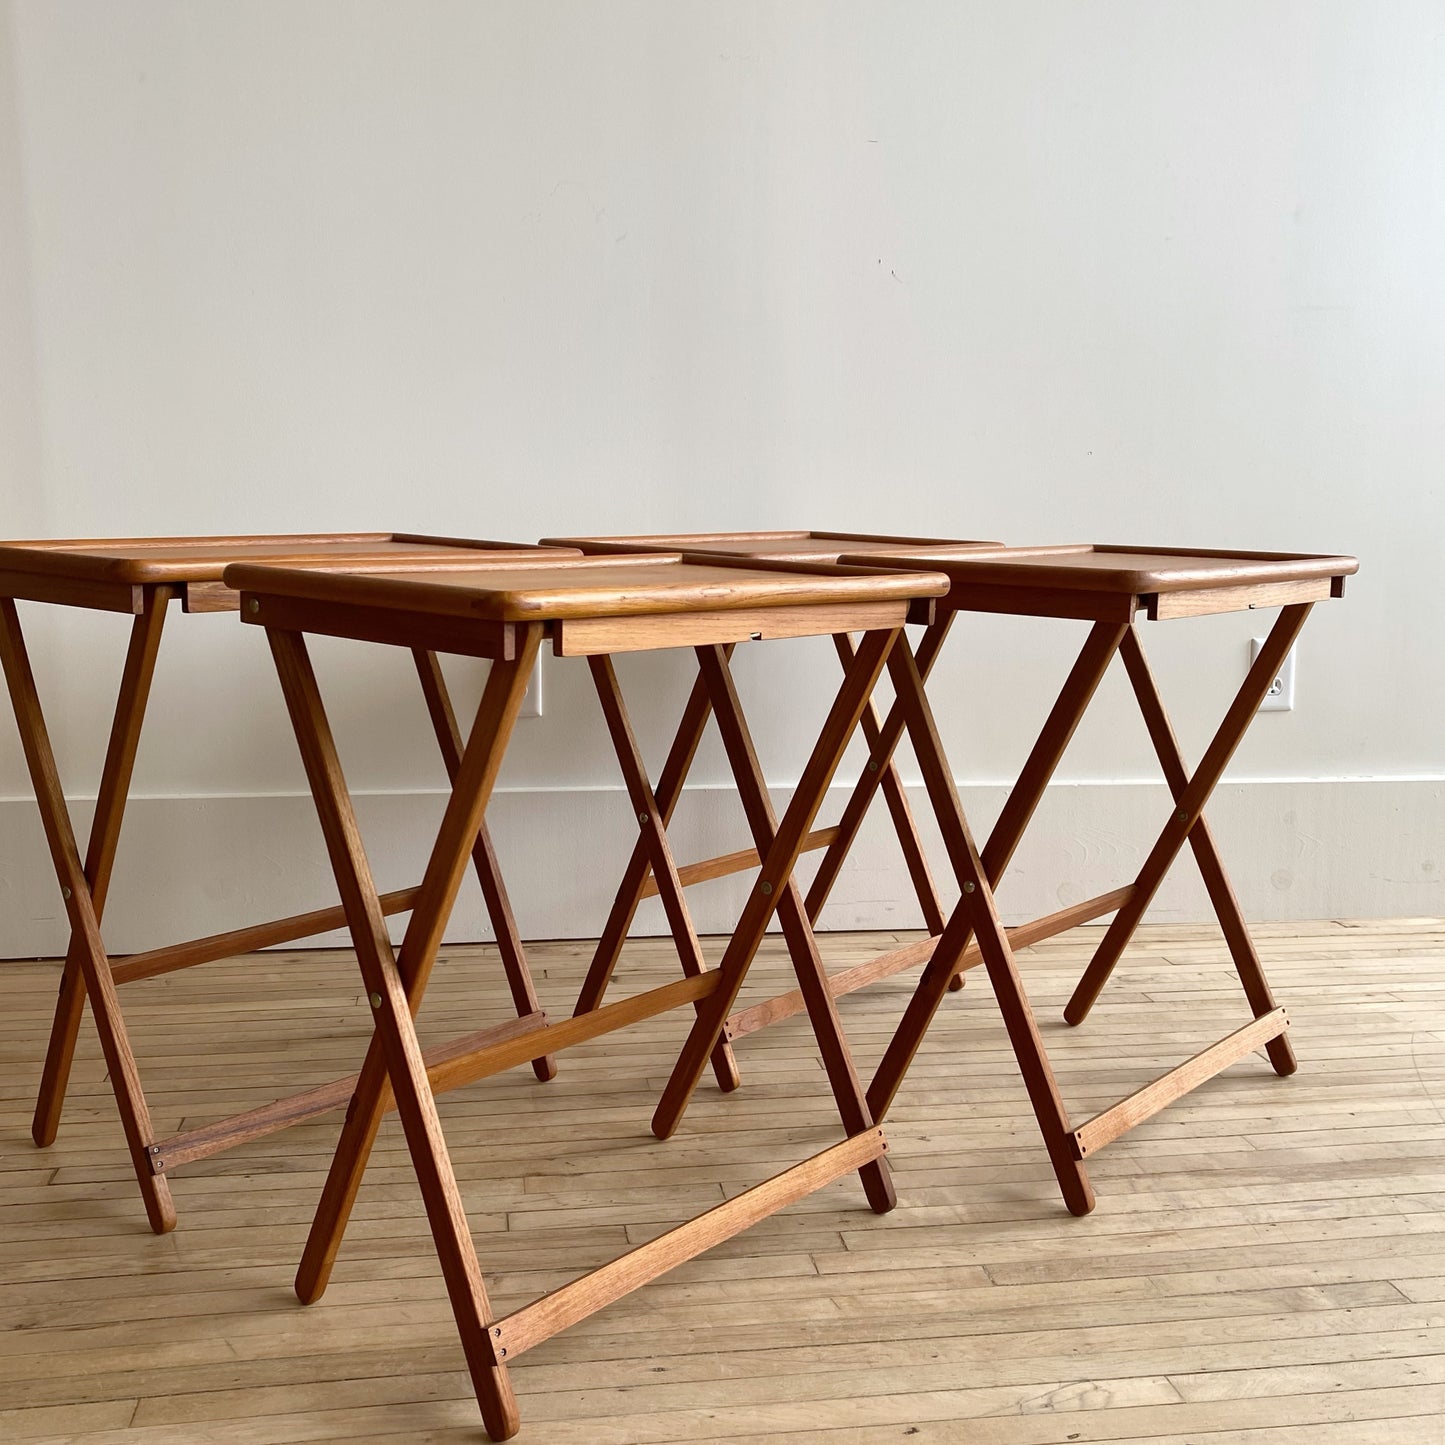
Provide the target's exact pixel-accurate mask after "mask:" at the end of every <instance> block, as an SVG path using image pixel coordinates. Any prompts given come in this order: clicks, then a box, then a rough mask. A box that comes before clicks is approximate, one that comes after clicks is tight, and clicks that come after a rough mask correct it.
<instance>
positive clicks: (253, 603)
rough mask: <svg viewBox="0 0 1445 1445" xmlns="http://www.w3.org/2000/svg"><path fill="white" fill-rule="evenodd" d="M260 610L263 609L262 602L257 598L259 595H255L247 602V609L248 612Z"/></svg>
mask: <svg viewBox="0 0 1445 1445" xmlns="http://www.w3.org/2000/svg"><path fill="white" fill-rule="evenodd" d="M260 610H261V602H260V599H259V598H257V597H253V598H252V599H251V600H250V601H249V602H248V603H247V604H246V611H247V612H253V613H254V612H259V611H260Z"/></svg>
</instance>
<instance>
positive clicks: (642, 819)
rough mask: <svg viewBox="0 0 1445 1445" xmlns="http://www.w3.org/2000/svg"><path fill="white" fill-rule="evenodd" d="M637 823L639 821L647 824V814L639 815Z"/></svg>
mask: <svg viewBox="0 0 1445 1445" xmlns="http://www.w3.org/2000/svg"><path fill="white" fill-rule="evenodd" d="M637 821H638V822H639V823H646V822H647V814H646V813H639V814H638V815H637Z"/></svg>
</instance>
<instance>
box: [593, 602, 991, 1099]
mask: <svg viewBox="0 0 1445 1445" xmlns="http://www.w3.org/2000/svg"><path fill="white" fill-rule="evenodd" d="M951 618H952V614H951V613H950V614H949V615H948V617H947V618H945V619H944V620H943V621H941V622H939V623H936V624H934V625H932V626H930V627H929V628H928V629H927V631H926V632H925V633H924V637H923V640H922V642H921V644H920V646H919V651H918V656H919V666H920V667H921V669H922V670H923V672H924V675H925V676H926V675H927V672H928V669H929V668H930V667H931V666H932V664H933V659H934V658H935V657H936V656H937V654H938V649H939V648H940V647H941V645H942V643H943V640H944V638H945V636H946V635H947V632H948V625H949V621H950V620H951ZM833 643H834V646H835V648H836V649H837V652H838V658H839V661H840V662H841V663H842V665H843V667H844V669H845V671H846V669H847V668H848V667H849V665H850V664H851V663H852V661H853V658H854V656H855V652H856V649H855V647H854V643H853V640H852V638H851V636H850V635H849V634H847V633H837V634H835V635H834V637H833ZM732 652H733V647H732V645H731V644H729V645H727V646H726V647H725V648H724V649H723V659H724V661H727V660H728V659H730V658H731V656H732ZM593 677H594V681H595V682H596V685H597V690H598V694H599V696H600V697H601V698H602V705H603V709H604V711H606V712H607V713H608V716H609V727H611V728H612V735H613V741H614V744H615V745H616V747H617V753H618V759H619V761H620V762H621V764H622V768H623V772H624V775H625V776H626V777H627V778H628V787H629V791H630V793H631V794H632V802H633V805H634V807H635V808H636V811H637V819H638V823H639V824H640V826H641V828H642V832H641V835H640V836H639V838H638V840H637V843H636V844H635V846H634V847H633V850H632V856H631V857H630V859H629V860H628V864H627V868H626V871H625V872H624V874H623V878H622V882H621V883H620V884H619V886H618V889H617V894H616V896H615V898H614V899H613V903H612V910H611V912H610V914H609V915H608V918H607V924H606V926H605V927H604V929H603V930H602V936H601V938H600V940H599V941H598V944H597V949H596V952H595V953H594V955H593V958H592V964H591V967H590V968H589V969H588V972H587V978H586V980H585V981H584V983H583V985H582V989H581V992H580V993H579V995H578V998H577V1005H576V1008H575V1010H574V1012H575V1013H576V1014H579V1015H580V1014H583V1013H587V1012H588V1011H590V1010H591V1009H594V1008H597V1007H598V1006H599V1005H600V1004H601V1003H602V1001H603V999H604V997H605V996H606V992H607V988H608V985H609V984H610V982H611V980H612V975H613V972H614V970H615V969H616V967H617V963H618V960H619V958H620V957H621V954H622V949H623V946H624V944H625V943H626V941H627V936H628V932H629V930H630V928H631V926H632V920H633V918H634V917H635V915H636V913H637V908H638V905H639V904H640V903H641V902H642V900H643V899H644V898H646V897H648V896H650V895H651V894H653V893H656V894H658V895H659V896H660V897H661V899H662V903H663V908H664V910H665V912H666V915H667V921H668V928H669V930H670V932H671V934H672V937H673V940H674V943H675V944H676V946H677V950H678V957H679V960H680V962H681V964H682V968H683V971H684V973H686V974H688V975H689V976H691V975H692V974H693V973H695V972H696V966H697V962H698V960H699V959H700V956H701V955H700V953H699V951H698V948H697V935H696V932H695V930H694V929H693V926H692V923H691V919H690V917H689V914H688V908H687V903H686V901H685V897H684V889H685V888H686V886H687V884H689V883H692V882H702V881H704V880H706V879H710V878H717V877H721V876H723V875H725V874H727V873H731V872H736V871H738V870H739V869H741V868H744V867H750V866H757V864H758V861H759V858H760V853H759V849H758V846H756V845H755V846H754V847H752V848H749V849H744V850H743V851H742V852H739V853H734V854H728V855H726V856H724V857H721V858H714V859H709V860H707V861H706V862H703V863H695V864H691V865H687V866H684V867H681V868H679V867H678V866H677V865H676V863H675V862H674V861H673V859H672V857H671V853H670V851H668V850H667V848H666V842H665V838H664V837H663V832H664V830H665V829H666V827H667V825H668V823H669V822H670V821H671V819H672V814H673V811H674V809H675V808H676V807H677V803H678V800H679V798H680V797H681V795H682V789H683V785H684V783H685V782H686V780H687V774H688V772H689V770H690V768H691V766H692V761H693V758H694V757H695V756H696V754H697V749H698V745H699V743H700V742H701V741H702V735H703V732H704V731H705V729H706V727H707V722H708V718H709V716H710V715H711V714H712V711H713V699H712V692H711V689H710V687H709V684H708V681H707V678H706V676H705V675H703V674H702V673H700V674H699V676H698V679H697V681H696V682H695V683H694V685H693V688H692V691H691V693H690V694H689V696H688V700H687V705H686V707H685V708H684V710H683V715H682V720H681V722H680V723H679V725H678V730H677V734H676V736H675V737H674V739H673V742H672V746H671V749H670V750H669V752H668V755H667V760H666V762H665V763H664V765H663V769H662V773H661V775H660V777H659V780H658V785H657V792H656V796H655V798H653V799H652V803H651V804H649V803H648V802H647V800H646V798H645V797H644V796H643V793H644V791H645V790H646V775H645V772H643V771H642V765H641V759H640V758H639V757H638V756H637V753H636V747H635V744H631V743H630V742H629V741H628V739H627V738H625V737H620V736H619V734H618V731H617V729H616V727H615V726H614V725H613V724H612V722H611V717H612V714H613V713H614V712H615V707H616V704H615V702H614V701H613V700H612V699H611V698H610V696H609V694H615V692H616V680H615V678H614V677H613V676H612V675H611V671H610V667H609V668H603V667H601V666H599V664H598V663H597V662H594V665H593ZM862 725H863V731H864V737H865V738H866V740H867V743H868V749H869V756H868V763H867V767H866V768H865V770H864V772H863V774H862V775H861V776H860V778H859V779H858V781H857V784H856V785H855V787H854V789H853V792H852V794H851V795H850V797H849V799H848V803H847V805H846V806H845V808H844V810H843V814H842V816H841V817H840V819H839V821H838V823H837V824H836V825H835V826H834V827H831V828H823V829H819V830H817V831H812V832H809V834H808V835H807V837H806V838H805V839H804V840H803V851H808V850H811V849H814V848H825V849H826V851H825V852H824V854H823V858H822V861H821V862H820V864H819V867H818V871H817V873H816V874H815V875H814V877H813V881H812V883H811V884H810V885H809V888H808V893H807V899H806V904H805V913H806V916H807V920H808V922H809V923H810V924H816V923H817V921H818V916H819V914H820V913H821V912H822V911H823V907H824V905H825V904H826V903H827V901H828V895H829V893H830V892H831V891H832V888H833V885H834V883H835V882H836V881H837V878H838V874H839V871H840V870H841V869H842V866H843V864H844V862H845V861H846V860H847V857H848V854H849V853H850V851H851V850H852V847H853V843H854V841H855V840H856V838H857V836H858V830H859V829H860V828H861V827H862V825H863V820H864V818H865V817H866V816H867V813H868V809H869V807H870V806H871V804H872V802H873V800H874V798H875V797H876V796H877V794H878V792H879V790H880V788H881V790H882V792H883V795H884V799H885V801H886V802H887V805H888V810H889V813H890V815H891V817H892V820H893V828H894V832H895V833H896V835H897V837H898V842H899V846H900V848H901V849H902V851H903V857H904V862H905V863H906V865H907V867H908V872H909V876H910V878H911V879H912V882H913V888H914V892H915V894H916V895H917V898H918V903H919V907H920V908H921V909H922V910H923V917H924V923H925V926H926V927H927V929H928V932H929V934H930V935H932V936H934V937H936V936H937V935H938V934H940V933H942V932H943V925H944V909H943V904H942V902H941V901H940V899H939V896H938V890H937V887H936V886H935V884H934V881H933V876H932V872H931V870H930V868H929V865H928V860H927V857H926V856H925V854H924V851H923V844H922V842H921V840H920V839H919V836H918V828H917V825H916V824H915V822H914V819H913V812H912V809H911V807H910V805H909V802H908V797H907V794H906V792H905V791H904V787H903V781H902V779H901V777H900V776H899V773H898V769H897V767H896V765H895V764H894V761H893V754H894V752H895V750H896V748H897V746H898V742H899V740H900V738H901V736H902V732H903V727H902V723H901V721H900V722H899V724H898V725H897V726H896V727H895V728H893V729H892V730H891V733H890V731H889V730H885V728H884V726H883V724H882V723H881V722H880V720H879V717H878V713H877V709H876V708H875V706H874V704H873V701H872V699H871V698H870V699H869V701H868V704H867V706H866V707H865V708H864V711H863V716H862ZM639 779H640V782H639ZM751 831H754V832H755V831H756V830H751ZM664 855H665V856H664ZM790 946H791V945H790ZM910 961H913V960H911V959H910V958H908V957H906V956H897V957H896V958H895V957H894V956H890V959H889V962H890V964H891V965H892V966H891V967H888V968H887V969H886V970H880V969H879V968H878V967H877V966H875V965H872V964H862V965H859V966H857V967H855V968H852V969H848V970H845V971H843V972H841V973H838V974H835V975H833V976H832V977H831V978H830V979H829V988H830V990H831V991H832V993H833V996H834V997H838V996H840V995H842V994H845V993H850V992H852V991H853V990H854V989H858V988H863V987H866V986H867V985H868V984H870V983H873V982H876V981H877V980H878V979H880V978H883V977H886V976H887V975H888V974H889V973H892V972H896V971H897V970H898V969H901V968H905V967H907V966H908V964H909V962H910ZM803 964H804V967H807V966H808V965H807V962H806V958H804V960H803ZM962 984H963V976H962V975H961V974H960V975H957V976H956V977H955V979H954V982H953V985H952V986H954V987H962ZM805 1007H806V1000H805V996H804V993H803V991H802V990H801V989H798V990H795V991H793V992H791V993H785V994H782V995H779V996H778V997H777V998H774V999H769V1000H767V1001H766V1002H764V1003H760V1004H755V1005H753V1006H751V1007H749V1008H746V1009H742V1010H739V1011H738V1012H736V1013H734V1014H733V1015H732V1016H731V1017H730V1018H729V1019H728V1020H727V1023H726V1026H725V1028H724V1031H723V1035H722V1037H721V1038H720V1039H719V1040H718V1042H717V1045H716V1046H715V1048H714V1051H713V1055H712V1067H713V1072H714V1074H715V1075H716V1077H717V1081H718V1086H719V1087H720V1088H721V1089H722V1090H724V1092H727V1091H730V1090H732V1089H735V1088H737V1086H738V1084H739V1082H740V1080H739V1076H738V1070H737V1061H736V1059H735V1057H734V1055H733V1051H732V1047H731V1041H732V1040H733V1039H736V1038H740V1037H742V1036H743V1035H745V1034H749V1033H752V1032H754V1031H755V1030H757V1029H760V1028H765V1027H767V1025H769V1024H772V1023H776V1022H778V1021H779V1020H780V1019H784V1018H789V1017H791V1016H792V1015H794V1014H797V1013H801V1012H803V1010H804V1009H805Z"/></svg>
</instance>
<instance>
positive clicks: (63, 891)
mask: <svg viewBox="0 0 1445 1445" xmlns="http://www.w3.org/2000/svg"><path fill="white" fill-rule="evenodd" d="M60 896H61V897H62V898H73V897H74V896H75V895H74V894H72V893H71V891H70V889H68V888H62V889H61V890H60Z"/></svg>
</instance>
